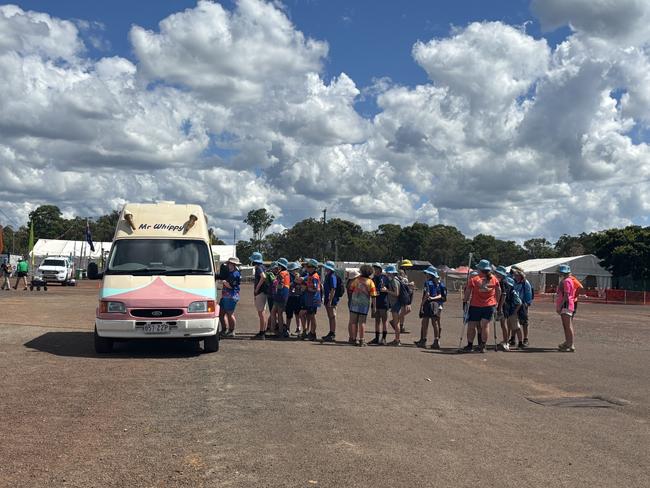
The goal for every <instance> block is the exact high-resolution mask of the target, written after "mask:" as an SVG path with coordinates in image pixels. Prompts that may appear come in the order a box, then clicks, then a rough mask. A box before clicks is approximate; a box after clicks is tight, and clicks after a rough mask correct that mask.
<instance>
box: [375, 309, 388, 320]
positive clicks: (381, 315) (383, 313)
mask: <svg viewBox="0 0 650 488" xmlns="http://www.w3.org/2000/svg"><path fill="white" fill-rule="evenodd" d="M371 317H372V318H373V319H383V320H386V319H387V318H388V310H386V309H385V308H377V309H376V310H375V312H374V313H373V314H372V315H371Z"/></svg>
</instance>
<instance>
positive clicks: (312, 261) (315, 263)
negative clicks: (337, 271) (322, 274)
mask: <svg viewBox="0 0 650 488" xmlns="http://www.w3.org/2000/svg"><path fill="white" fill-rule="evenodd" d="M319 265H320V263H319V262H318V260H316V259H310V260H309V261H307V266H311V267H312V268H318V266H319Z"/></svg>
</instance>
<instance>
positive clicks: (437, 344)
mask: <svg viewBox="0 0 650 488" xmlns="http://www.w3.org/2000/svg"><path fill="white" fill-rule="evenodd" d="M431 349H440V342H439V341H438V339H434V340H433V344H431Z"/></svg>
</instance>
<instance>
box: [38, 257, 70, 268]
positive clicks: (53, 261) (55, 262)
mask: <svg viewBox="0 0 650 488" xmlns="http://www.w3.org/2000/svg"><path fill="white" fill-rule="evenodd" d="M41 266H63V267H64V268H65V261H64V260H63V259H46V260H45V261H43V262H42V263H41Z"/></svg>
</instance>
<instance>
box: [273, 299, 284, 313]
mask: <svg viewBox="0 0 650 488" xmlns="http://www.w3.org/2000/svg"><path fill="white" fill-rule="evenodd" d="M273 308H277V309H278V310H280V311H281V312H284V310H285V309H286V308H287V302H285V301H284V300H282V301H277V300H273Z"/></svg>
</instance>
